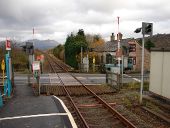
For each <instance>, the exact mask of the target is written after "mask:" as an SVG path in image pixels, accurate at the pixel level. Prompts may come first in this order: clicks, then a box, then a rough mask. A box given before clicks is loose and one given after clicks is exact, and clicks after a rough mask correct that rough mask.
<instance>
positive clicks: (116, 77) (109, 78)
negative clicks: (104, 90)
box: [106, 71, 121, 90]
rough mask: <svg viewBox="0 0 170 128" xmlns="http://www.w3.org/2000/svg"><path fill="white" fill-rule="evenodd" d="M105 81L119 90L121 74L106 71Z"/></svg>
mask: <svg viewBox="0 0 170 128" xmlns="http://www.w3.org/2000/svg"><path fill="white" fill-rule="evenodd" d="M106 83H107V84H109V85H111V86H112V87H114V88H115V89H116V90H120V84H121V75H120V74H118V73H113V72H111V71H106Z"/></svg>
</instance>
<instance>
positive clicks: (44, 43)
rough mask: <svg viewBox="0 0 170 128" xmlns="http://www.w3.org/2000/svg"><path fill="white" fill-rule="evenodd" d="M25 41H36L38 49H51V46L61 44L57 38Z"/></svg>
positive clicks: (35, 45)
mask: <svg viewBox="0 0 170 128" xmlns="http://www.w3.org/2000/svg"><path fill="white" fill-rule="evenodd" d="M25 42H34V47H35V48H37V49H41V50H46V49H51V48H53V47H56V46H57V45H59V43H58V42H57V41H55V40H38V39H34V40H28V41H25Z"/></svg>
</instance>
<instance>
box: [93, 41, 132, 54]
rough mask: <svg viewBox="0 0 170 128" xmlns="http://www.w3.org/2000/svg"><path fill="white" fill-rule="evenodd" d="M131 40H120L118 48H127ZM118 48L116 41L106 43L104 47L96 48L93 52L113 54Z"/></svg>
mask: <svg viewBox="0 0 170 128" xmlns="http://www.w3.org/2000/svg"><path fill="white" fill-rule="evenodd" d="M130 40H132V39H130V38H128V39H122V40H121V41H120V47H122V46H125V47H129V44H128V42H129V41H130ZM117 47H118V43H117V40H114V41H107V42H106V43H105V44H104V45H102V46H97V47H96V48H95V49H94V51H96V52H115V51H116V50H117Z"/></svg>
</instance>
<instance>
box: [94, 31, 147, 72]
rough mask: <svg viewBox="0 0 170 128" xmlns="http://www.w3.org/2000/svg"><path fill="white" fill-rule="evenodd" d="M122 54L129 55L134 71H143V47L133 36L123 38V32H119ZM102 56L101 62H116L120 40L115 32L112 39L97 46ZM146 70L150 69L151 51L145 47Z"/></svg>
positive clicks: (96, 49) (97, 50)
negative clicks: (116, 37)
mask: <svg viewBox="0 0 170 128" xmlns="http://www.w3.org/2000/svg"><path fill="white" fill-rule="evenodd" d="M119 34H120V36H119V37H121V38H120V47H121V54H122V55H123V56H124V57H128V61H129V62H128V63H132V65H133V71H137V72H139V71H141V60H142V56H141V55H142V47H141V45H140V44H139V43H138V42H137V41H136V40H135V39H133V38H127V39H122V36H123V35H122V34H121V33H119ZM94 50H95V51H96V52H98V55H99V56H100V57H99V58H101V59H100V62H101V63H102V64H114V63H115V60H116V58H117V50H118V41H117V40H115V36H114V33H112V35H111V37H110V41H107V42H106V43H105V44H104V45H103V46H99V47H96V48H95V49H94ZM144 57H145V60H144V71H149V69H150V52H149V51H148V50H146V49H145V56H144Z"/></svg>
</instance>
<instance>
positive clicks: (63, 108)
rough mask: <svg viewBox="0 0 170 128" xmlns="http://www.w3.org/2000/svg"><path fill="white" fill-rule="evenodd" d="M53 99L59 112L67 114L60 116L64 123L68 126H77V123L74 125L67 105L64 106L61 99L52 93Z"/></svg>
mask: <svg viewBox="0 0 170 128" xmlns="http://www.w3.org/2000/svg"><path fill="white" fill-rule="evenodd" d="M53 99H54V101H55V103H56V105H57V108H58V110H59V112H60V113H66V115H67V116H62V118H63V121H64V124H66V126H68V127H69V128H77V125H76V123H75V121H74V119H73V117H72V115H71V113H70V111H69V110H68V109H67V107H66V106H65V104H64V103H63V101H62V100H60V99H59V98H58V97H56V96H54V95H53Z"/></svg>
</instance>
